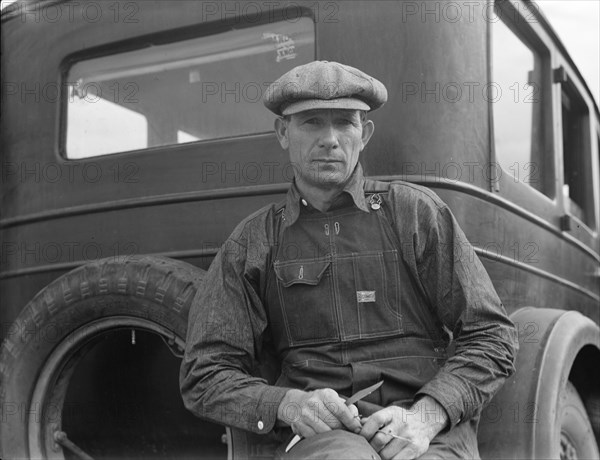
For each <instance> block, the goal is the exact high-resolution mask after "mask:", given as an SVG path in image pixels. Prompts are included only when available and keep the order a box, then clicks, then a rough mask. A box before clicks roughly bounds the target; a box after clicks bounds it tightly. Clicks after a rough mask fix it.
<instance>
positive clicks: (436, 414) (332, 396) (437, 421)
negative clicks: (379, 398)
mask: <svg viewBox="0 0 600 460" xmlns="http://www.w3.org/2000/svg"><path fill="white" fill-rule="evenodd" d="M277 418H278V420H279V422H280V423H283V424H285V425H289V426H290V427H291V428H292V431H293V432H294V433H296V434H299V435H301V436H303V437H305V438H309V437H311V436H314V435H315V434H317V433H323V432H325V431H330V430H336V429H345V430H348V431H351V432H353V433H356V434H358V435H360V436H363V437H364V438H365V439H366V440H367V441H369V443H370V444H371V446H372V447H373V449H374V450H375V451H376V452H378V453H379V455H380V456H381V458H382V459H384V460H388V459H393V460H398V459H415V458H418V457H419V456H421V455H423V454H424V453H425V452H426V451H427V449H428V448H429V443H430V442H431V440H432V439H433V438H434V437H435V436H436V435H437V434H438V433H439V432H440V431H441V430H442V429H443V428H444V427H445V426H446V424H447V421H448V416H447V415H446V412H445V410H444V409H443V407H442V406H441V405H440V404H439V403H438V402H437V401H436V400H435V399H433V398H431V397H429V396H424V397H423V398H421V399H419V401H417V403H415V404H414V405H413V406H412V407H411V408H410V409H404V408H402V407H398V406H390V407H386V408H384V409H381V410H379V411H377V412H375V413H374V414H372V415H371V416H369V417H361V416H359V413H358V408H357V407H356V406H355V405H354V404H351V405H349V406H347V405H346V404H345V401H344V399H343V398H341V397H340V396H339V395H338V394H337V392H336V391H334V390H332V389H322V390H315V391H310V392H305V391H301V390H289V391H288V392H287V393H286V395H285V397H284V398H283V400H282V402H281V404H280V405H279V409H278V411H277Z"/></svg>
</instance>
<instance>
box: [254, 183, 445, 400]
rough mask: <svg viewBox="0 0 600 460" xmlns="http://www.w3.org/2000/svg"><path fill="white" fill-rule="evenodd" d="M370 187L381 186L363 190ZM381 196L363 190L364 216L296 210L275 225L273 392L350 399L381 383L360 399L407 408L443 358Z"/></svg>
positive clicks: (270, 288)
mask: <svg viewBox="0 0 600 460" xmlns="http://www.w3.org/2000/svg"><path fill="white" fill-rule="evenodd" d="M374 184H379V188H380V189H381V187H385V185H382V183H373V182H372V181H367V183H366V184H365V186H366V187H369V185H371V186H373V185H374ZM386 195H387V192H386V191H385V190H378V193H367V195H366V199H367V203H368V204H369V207H370V212H365V211H363V210H361V209H359V208H357V207H356V206H354V205H353V204H352V203H349V204H348V205H347V206H343V207H340V208H337V209H335V210H332V211H330V212H327V213H321V212H319V211H317V210H314V209H311V208H310V207H307V206H301V211H300V216H299V218H298V219H297V220H296V221H295V222H294V223H293V224H291V225H289V226H288V225H285V224H283V225H281V226H280V229H279V238H278V244H277V246H276V248H275V249H274V251H273V253H274V256H273V257H272V268H273V269H272V270H269V275H268V281H267V290H266V300H267V301H266V302H265V303H266V305H267V312H268V315H269V324H270V325H271V336H272V339H273V345H274V347H275V349H276V352H277V354H278V355H279V357H280V359H281V361H282V374H281V376H280V378H279V380H278V382H277V385H282V386H290V387H296V388H300V389H304V390H312V389H316V388H323V387H329V388H333V389H335V390H336V391H338V393H340V394H343V395H350V394H352V393H354V392H356V391H357V390H359V389H362V388H365V387H367V386H369V385H371V384H373V383H375V382H377V381H379V380H382V379H383V380H384V382H385V383H384V385H383V386H382V387H381V389H380V390H379V391H378V392H377V393H374V394H372V395H371V396H370V397H368V398H367V401H370V402H372V403H375V404H379V405H383V406H386V405H389V404H392V403H396V404H410V402H412V398H413V396H414V394H415V393H416V391H417V390H418V389H419V388H420V387H421V386H423V385H424V384H425V383H426V382H427V381H429V380H431V379H432V378H433V376H434V375H435V374H436V372H437V371H438V369H439V367H440V366H441V365H442V364H443V362H444V361H445V358H446V354H445V345H446V344H447V337H444V335H443V332H442V329H441V326H440V324H439V322H438V321H437V320H436V318H435V317H434V316H433V315H432V314H431V311H430V308H429V307H428V302H427V299H426V297H425V294H424V293H423V289H422V288H421V287H420V284H419V281H418V280H416V279H414V278H415V277H414V276H413V275H412V274H411V273H410V271H409V270H408V269H407V267H406V264H405V262H404V261H403V258H402V254H401V248H402V245H403V244H404V245H405V244H410V242H400V241H399V240H398V237H397V235H396V234H395V232H394V230H393V228H392V225H391V223H390V221H389V214H390V211H389V210H388V211H387V212H386V210H385V209H386V203H385V200H386ZM281 215H282V221H284V222H285V210H284V211H283V212H281ZM397 218H402V217H401V216H398V217H397Z"/></svg>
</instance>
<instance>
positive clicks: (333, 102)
mask: <svg viewBox="0 0 600 460" xmlns="http://www.w3.org/2000/svg"><path fill="white" fill-rule="evenodd" d="M317 109H340V110H367V111H369V110H371V107H369V106H368V104H366V103H365V102H364V101H361V100H360V99H354V98H349V97H343V98H339V99H304V100H302V101H298V102H292V103H291V104H290V105H288V106H287V107H286V108H285V109H283V110H282V111H281V115H293V114H295V113H299V112H305V111H307V110H317Z"/></svg>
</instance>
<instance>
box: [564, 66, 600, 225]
mask: <svg viewBox="0 0 600 460" xmlns="http://www.w3.org/2000/svg"><path fill="white" fill-rule="evenodd" d="M559 61H560V62H559V64H558V65H559V68H560V67H562V69H564V72H565V75H566V79H565V81H560V82H557V83H556V86H557V92H556V95H557V96H556V97H557V104H556V105H557V110H558V112H559V117H558V123H557V126H556V130H557V133H556V134H557V136H558V139H559V142H557V144H558V151H559V168H560V172H559V178H558V179H559V181H558V182H559V186H560V190H561V191H563V186H564V185H568V183H567V181H566V174H565V173H566V171H565V151H564V141H565V139H564V134H563V133H564V121H565V120H564V119H563V93H566V95H567V97H570V98H576V99H577V100H576V101H575V102H576V104H579V105H580V106H581V107H583V108H584V111H585V113H584V114H583V119H582V120H581V121H580V123H581V130H582V132H581V137H582V139H581V141H582V146H581V151H580V152H579V155H581V158H580V161H581V165H582V167H581V170H582V172H583V173H584V177H582V180H583V181H584V185H583V187H584V196H587V198H586V199H585V203H583V205H581V204H580V203H576V202H575V204H576V205H577V206H578V207H579V208H580V209H581V211H582V212H583V216H581V217H580V216H578V215H577V214H576V213H573V212H572V210H571V203H572V202H573V199H572V198H570V197H569V196H566V195H565V194H564V192H563V193H561V204H562V211H563V215H564V216H567V218H568V219H569V220H572V221H573V222H574V223H575V224H576V225H571V228H570V229H569V228H565V229H564V230H573V227H577V228H578V229H583V230H584V231H586V232H587V233H588V234H590V235H597V234H598V233H597V230H598V217H599V212H598V209H597V206H598V201H597V198H596V196H595V195H596V193H597V192H596V190H597V188H598V184H597V181H598V178H597V177H594V171H596V172H597V171H598V169H597V168H598V167H597V166H595V164H596V163H597V160H596V159H595V158H594V156H596V157H597V156H600V152H598V151H597V150H598V149H600V128H598V127H597V126H596V124H597V120H596V117H597V113H596V112H595V109H596V108H595V106H594V105H593V104H592V106H591V107H590V104H589V101H588V97H586V95H587V92H586V91H585V88H583V85H582V84H581V82H580V80H579V78H578V77H577V76H576V75H575V72H573V70H572V69H571V67H570V65H568V63H567V62H565V61H564V60H563V58H562V57H561V58H560V59H559ZM594 143H598V144H599V145H598V146H597V147H594ZM595 150H596V151H595ZM599 160H600V158H599Z"/></svg>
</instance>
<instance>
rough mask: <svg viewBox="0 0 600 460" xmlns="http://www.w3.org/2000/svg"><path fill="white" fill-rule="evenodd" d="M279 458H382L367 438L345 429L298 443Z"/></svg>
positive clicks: (373, 459) (366, 459)
mask: <svg viewBox="0 0 600 460" xmlns="http://www.w3.org/2000/svg"><path fill="white" fill-rule="evenodd" d="M276 458H277V459H281V460H293V459H314V460H321V459H330V460H340V459H348V458H352V459H357V460H381V459H380V457H379V455H378V454H377V452H375V451H374V450H373V448H372V447H371V445H370V444H369V443H368V442H367V440H366V439H365V438H363V437H362V436H359V435H357V434H354V433H350V432H348V431H343V430H333V431H327V432H325V433H320V434H317V435H315V436H312V437H310V438H307V439H303V440H302V441H300V442H299V443H298V444H296V445H295V446H294V447H293V448H292V449H291V450H290V451H289V452H287V453H285V452H283V453H279V455H276Z"/></svg>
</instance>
